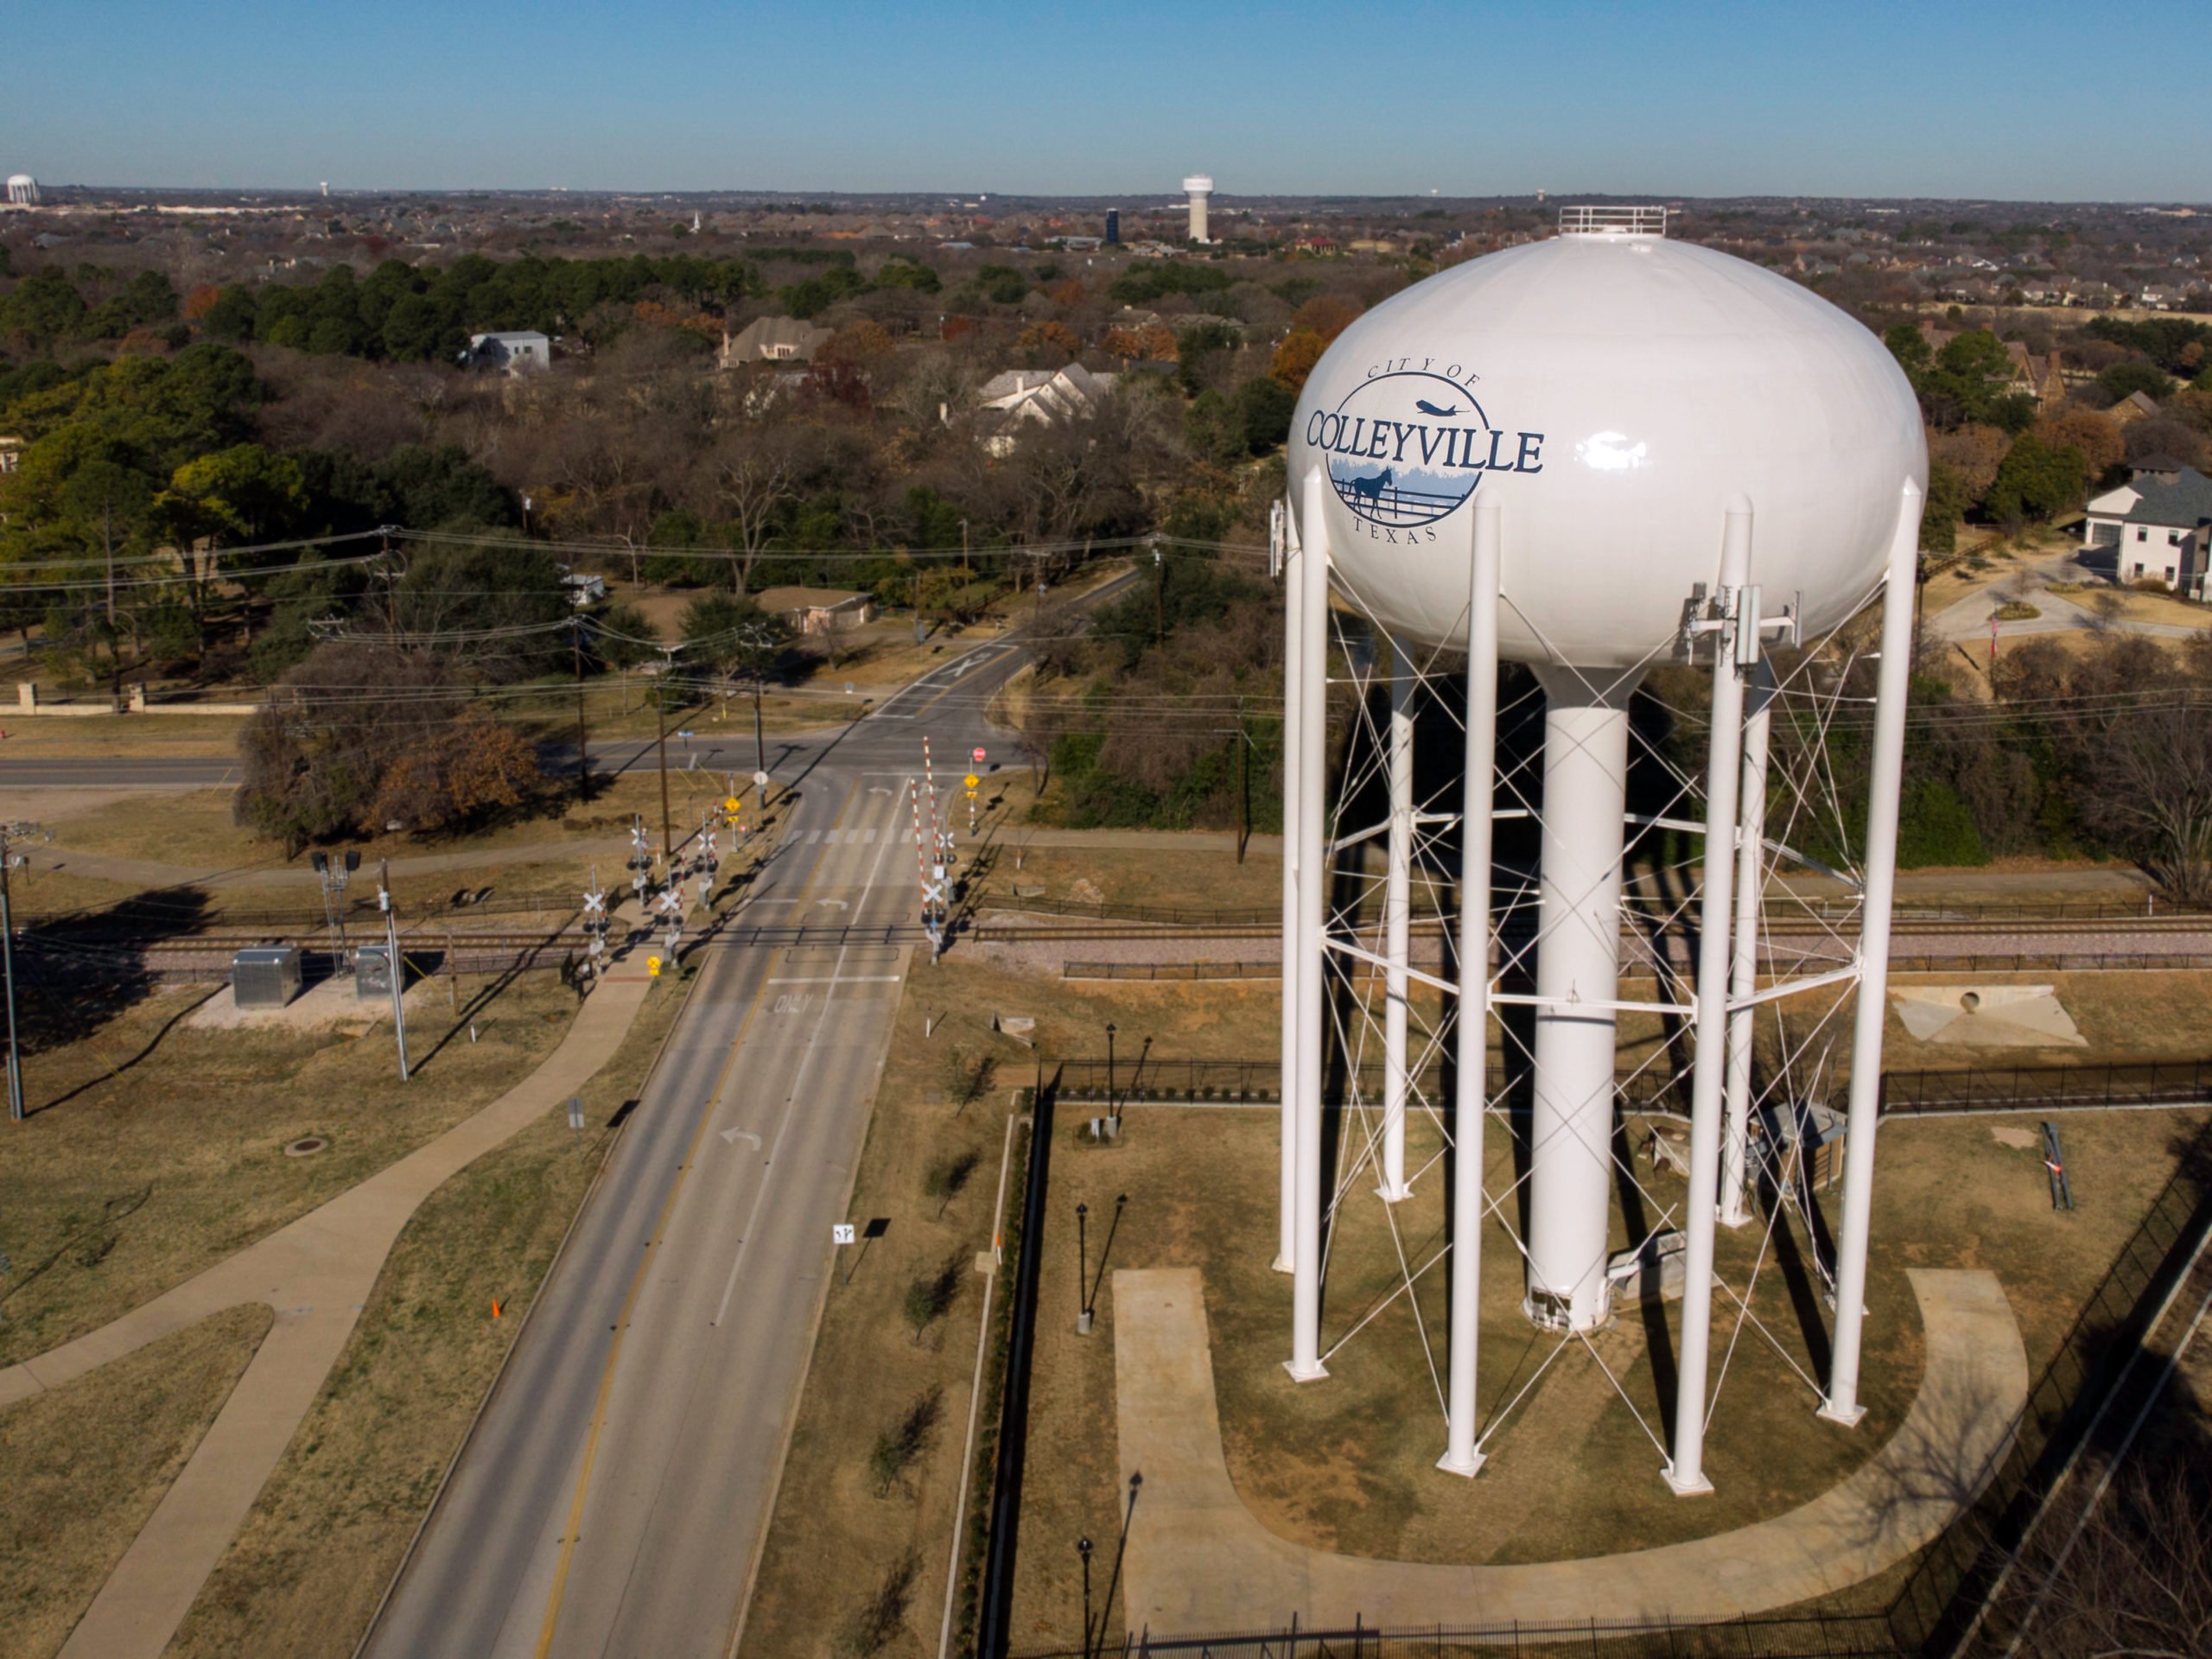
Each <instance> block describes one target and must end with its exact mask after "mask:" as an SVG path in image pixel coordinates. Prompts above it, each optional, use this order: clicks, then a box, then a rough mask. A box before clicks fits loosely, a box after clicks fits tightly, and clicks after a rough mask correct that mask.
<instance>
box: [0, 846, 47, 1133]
mask: <svg viewBox="0 0 2212 1659" xmlns="http://www.w3.org/2000/svg"><path fill="white" fill-rule="evenodd" d="M46 838H47V836H46V831H45V830H44V829H41V827H40V826H39V825H37V824H35V823H22V822H17V823H6V822H4V821H0V979H3V980H4V982H5V984H6V990H7V999H8V1116H9V1118H10V1121H11V1122H16V1123H20V1122H22V1121H23V1055H22V1045H21V1043H20V1041H19V1040H18V1039H17V1037H16V922H15V918H14V916H13V914H12V913H11V912H10V911H9V908H8V872H9V871H10V870H12V869H15V868H17V867H18V866H20V865H21V864H22V863H23V861H24V859H23V855H22V854H21V853H19V852H17V851H16V849H15V846H14V843H15V842H18V841H34V840H35V841H44V840H45V839H46Z"/></svg>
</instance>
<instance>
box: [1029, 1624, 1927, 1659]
mask: <svg viewBox="0 0 2212 1659" xmlns="http://www.w3.org/2000/svg"><path fill="white" fill-rule="evenodd" d="M1906 1652H1907V1650H1906V1649H1902V1648H1900V1647H1898V1646H1897V1641H1896V1638H1895V1637H1894V1636H1893V1635H1892V1633H1891V1628H1890V1622H1889V1620H1888V1619H1887V1618H1885V1617H1884V1616H1883V1615H1882V1614H1879V1613H1866V1614H1827V1615H1823V1614H1820V1613H1808V1614H1804V1615H1802V1616H1801V1615H1796V1614H1790V1615H1786V1616H1781V1617H1776V1618H1745V1619H1738V1620H1735V1621H1732V1622H1731V1623H1728V1624H1640V1623H1622V1622H1619V1621H1616V1620H1605V1619H1589V1620H1584V1621H1580V1622H1575V1623H1567V1622H1561V1623H1552V1624H1533V1623H1521V1622H1513V1623H1503V1624H1437V1625H1428V1626H1423V1627H1418V1628H1415V1627H1408V1626H1396V1627H1393V1628H1390V1629H1386V1630H1369V1629H1363V1628H1359V1627H1357V1626H1355V1627H1354V1628H1352V1629H1351V1630H1269V1631H1264V1632H1258V1631H1255V1632H1250V1633H1245V1634H1238V1635H1229V1636H1213V1637H1177V1638H1174V1639H1173V1640H1154V1639H1152V1638H1151V1637H1146V1636H1135V1637H1129V1638H1128V1640H1127V1641H1125V1642H1112V1643H1105V1644H1104V1645H1102V1646H1096V1647H1093V1648H1092V1649H1090V1653H1088V1654H1085V1653H1084V1652H1083V1651H1082V1650H1081V1649H1074V1648H1067V1649H1058V1650H1057V1651H1055V1652H1052V1653H1033V1654H1028V1655H1025V1656H1024V1659H1474V1656H1478V1655H1479V1656H1483V1659H1497V1656H1500V1655H1513V1656H1516V1659H1647V1656H1648V1659H1796V1656H1801V1655H1802V1656H1808V1659H1810V1656H1816V1655H1817V1656H1825V1659H1902V1656H1904V1654H1905V1653H1906Z"/></svg>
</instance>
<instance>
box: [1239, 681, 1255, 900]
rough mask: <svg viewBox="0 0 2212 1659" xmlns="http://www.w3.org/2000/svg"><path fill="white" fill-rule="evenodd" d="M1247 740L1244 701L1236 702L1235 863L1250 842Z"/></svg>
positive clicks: (1249, 766) (1249, 767)
mask: <svg viewBox="0 0 2212 1659" xmlns="http://www.w3.org/2000/svg"><path fill="white" fill-rule="evenodd" d="M1248 743H1249V740H1247V739H1246V737H1245V735H1244V701H1243V698H1241V697H1240V698H1238V699H1237V702H1236V861H1237V862H1238V863H1239V864H1242V863H1243V861H1244V849H1245V848H1247V847H1249V845H1251V842H1252V768H1251V763H1250V760H1249V758H1248V757H1247V756H1246V755H1245V753H1244V751H1245V749H1246V747H1248Z"/></svg>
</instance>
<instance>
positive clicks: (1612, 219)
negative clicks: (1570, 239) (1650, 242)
mask: <svg viewBox="0 0 2212 1659" xmlns="http://www.w3.org/2000/svg"><path fill="white" fill-rule="evenodd" d="M1559 228H1560V235H1562V236H1596V235H1600V234H1603V233H1605V232H1616V233H1618V234H1622V235H1627V236H1664V235H1666V234H1667V210H1666V209H1665V208H1664V207H1597V206H1594V205H1580V206H1576V207H1562V208H1560V210H1559Z"/></svg>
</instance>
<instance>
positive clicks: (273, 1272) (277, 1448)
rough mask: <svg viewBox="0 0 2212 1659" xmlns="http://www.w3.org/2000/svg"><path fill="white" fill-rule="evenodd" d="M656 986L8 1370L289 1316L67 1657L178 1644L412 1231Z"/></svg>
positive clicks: (53, 1380)
mask: <svg viewBox="0 0 2212 1659" xmlns="http://www.w3.org/2000/svg"><path fill="white" fill-rule="evenodd" d="M650 983H651V982H650V981H649V980H648V979H646V978H645V976H643V975H640V976H637V977H636V978H634V979H632V978H628V977H626V976H616V977H612V978H610V979H609V981H608V982H605V983H603V984H601V986H600V987H599V988H597V989H596V990H594V992H593V993H592V994H591V995H590V997H589V998H588V1000H587V1001H585V1003H584V1005H583V1007H582V1009H581V1010H580V1011H579V1012H578V1013H577V1015H576V1018H575V1023H574V1024H573V1025H571V1026H570V1027H569V1032H568V1034H567V1035H566V1036H565V1037H564V1038H563V1039H562V1041H561V1046H559V1047H558V1048H556V1049H555V1050H554V1051H553V1052H552V1053H551V1054H550V1056H548V1057H547V1058H546V1059H545V1061H544V1063H543V1065H540V1066H539V1067H538V1068H537V1071H533V1072H532V1073H531V1075H530V1076H529V1077H525V1078H524V1080H523V1081H522V1082H521V1083H519V1084H517V1085H516V1086H515V1087H514V1088H512V1089H511V1090H508V1091H507V1092H506V1093H505V1094H504V1095H502V1096H500V1097H499V1099H497V1100H495V1101H493V1103H491V1104H490V1105H488V1106H486V1107H485V1108H484V1109H482V1110H481V1111H480V1112H478V1113H477V1114H476V1115H475V1116H474V1117H471V1118H468V1119H467V1120H466V1121H464V1122H461V1123H457V1124H455V1125H454V1127H453V1128H450V1129H448V1130H447V1131H446V1132H445V1133H444V1134H443V1135H440V1136H439V1137H438V1138H437V1139H436V1140H435V1141H430V1142H429V1144H428V1145H426V1146H423V1147H417V1148H416V1150H415V1151H413V1152H411V1153H410V1154H408V1155H407V1156H406V1157H404V1158H403V1159H401V1160H399V1161H398V1162H397V1163H396V1164H393V1165H392V1166H391V1167H390V1168H388V1169H385V1170H383V1171H381V1172H379V1173H377V1174H375V1175H372V1176H371V1177H370V1178H369V1179H367V1180H365V1181H364V1182H362V1183H361V1184H360V1185H359V1186H356V1187H353V1189H351V1190H350V1191H348V1192H344V1193H341V1194H340V1196H338V1197H337V1198H333V1199H332V1200H331V1201H330V1202H329V1203H327V1204H326V1205H322V1206H321V1208H320V1209H317V1210H313V1211H309V1212H308V1214H306V1215H304V1216H302V1217H299V1219H297V1220H296V1221H294V1222H291V1223H290V1224H288V1225H286V1226H284V1227H283V1228H282V1229H280V1230H277V1232H274V1233H272V1234H270V1236H268V1237H267V1238H264V1239H263V1240H262V1241H261V1242H260V1243H257V1244H253V1245H251V1246H249V1247H248V1248H246V1249H244V1250H241V1251H239V1252H238V1254H237V1255H233V1256H232V1257H231V1258H230V1259H229V1260H227V1261H226V1262H220V1263H218V1264H217V1265H216V1266H214V1267H213V1268H208V1269H207V1271H206V1272H204V1273H202V1274H199V1275H198V1276H197V1277H195V1278H193V1279H189V1280H187V1281H185V1282H184V1283H183V1284H181V1285H179V1286H177V1287H175V1289H173V1290H170V1291H168V1292H166V1293H164V1294H162V1295H160V1296H157V1297H156V1298H155V1299H154V1300H152V1301H150V1302H148V1303H146V1304H145V1305H144V1306H141V1307H138V1308H136V1309H134V1310H133V1311H132V1312H130V1313H126V1314H124V1316H123V1317H122V1318H121V1319H117V1320H115V1321H113V1322H112V1323H111V1324H109V1325H103V1326H102V1327H101V1328H100V1329H99V1330H97V1331H93V1332H88V1333H87V1334H86V1335H85V1336H82V1337H79V1338H77V1339H76V1340H75V1341H73V1342H68V1343H65V1344H62V1345H61V1346H60V1347H59V1348H54V1349H52V1350H49V1351H48V1352H46V1353H43V1354H41V1355H40V1356H38V1357H36V1358H35V1359H31V1360H27V1361H25V1362H23V1363H21V1364H17V1365H11V1366H9V1367H8V1368H7V1369H5V1370H0V1406H5V1405H9V1404H12V1403H13V1402H16V1401H18V1400H22V1399H25V1398H28V1397H29V1396H30V1395H35V1394H38V1393H41V1392H42V1391H44V1390H46V1389H54V1388H58V1387H60V1385H61V1384H63V1383H67V1382H69V1381H71V1380H72V1379H73V1378H75V1377H79V1376H84V1375H85V1374H86V1372H88V1371H91V1370H95V1369H96V1368H98V1367H99V1366H101V1365H105V1363H108V1362H109V1361H110V1360H112V1359H120V1358H121V1357H124V1355H125V1354H129V1353H132V1352H134V1351H137V1350H138V1349H140V1348H143V1347H144V1346H145V1345H146V1344H148V1343H149V1342H153V1341H156V1340H157V1339H159V1338H162V1337H165V1336H168V1334H170V1333H171V1332H176V1331H181V1330H183V1329H184V1328H185V1327H186V1326H188V1325H194V1324H197V1323H198V1322H199V1321H200V1320H201V1319H206V1318H207V1316H208V1315H210V1314H212V1313H220V1312H222V1311H223V1310H224V1309H226V1308H229V1307H235V1306H238V1305H239V1304H240V1303H243V1302H252V1301H263V1302H267V1303H268V1304H269V1305H270V1306H271V1307H272V1308H274V1309H275V1310H276V1320H275V1323H273V1324H272V1325H270V1329H269V1334H268V1336H267V1337H265V1338H264V1339H263V1341H262V1344H261V1346H260V1349H259V1350H258V1351H257V1352H256V1353H255V1355H254V1357H253V1360H252V1363H251V1364H249V1365H248V1366H247V1367H246V1370H245V1376H242V1377H240V1378H239V1379H238V1386H237V1387H236V1388H235V1389H232V1393H231V1396H230V1398H229V1399H228V1400H227V1401H226V1402H224V1405H223V1408H222V1410H221V1412H220V1413H219V1414H218V1415H217V1416H216V1419H215V1421H214V1422H213V1425H212V1426H211V1427H209V1429H208V1431H207V1435H206V1437H205V1438H204V1439H203V1440H201V1441H200V1445H199V1446H198V1448H197V1449H196V1450H195V1451H194V1452H193V1454H192V1457H191V1459H190V1460H189V1461H188V1463H187V1464H186V1465H185V1466H184V1469H183V1471H182V1472H181V1474H179V1475H178V1477H177V1478H176V1482H175V1484H174V1485H172V1486H171V1487H170V1488H169V1490H168V1492H167V1494H165V1495H164V1496H163V1497H162V1501H161V1503H160V1505H159V1506H158V1507H157V1508H156V1510H155V1511H154V1513H153V1516H152V1517H151V1518H150V1519H149V1520H148V1522H146V1525H145V1528H144V1529H143V1530H142V1531H141V1532H140V1533H139V1535H138V1536H137V1539H136V1540H134V1541H133V1542H132V1543H131V1545H130V1548H129V1549H128V1550H126V1551H125V1552H124V1556H123V1559H122V1560H120V1561H118V1563H117V1564H116V1567H115V1570H114V1571H113V1572H112V1573H110V1574H109V1575H108V1580H107V1582H106V1583H105V1585H103V1586H101V1587H100V1592H99V1595H98V1596H96V1597H95V1598H94V1599H93V1601H92V1606H91V1607H90V1608H89V1609H88V1610H87V1611H86V1614H85V1616H84V1618H82V1619H81V1620H80V1621H79V1624H78V1625H77V1628H76V1630H74V1631H73V1633H72V1634H71V1636H70V1638H69V1641H68V1643H67V1646H65V1647H64V1648H63V1649H62V1653H63V1655H64V1656H67V1659H140V1656H143V1659H156V1656H158V1655H159V1654H160V1653H161V1652H162V1649H165V1648H166V1647H167V1646H168V1642H169V1638H170V1637H172V1636H173V1635H175V1631H176V1628H177V1626H178V1625H179V1624H181V1622H182V1621H183V1618H184V1616H185V1614H186V1612H187V1611H189V1610H190V1608H191V1606H192V1603H193V1600H194V1598H195V1597H197V1596H198V1595H199V1593H200V1586H201V1585H203V1584H204V1583H205V1582H206V1581H207V1575H208V1573H211V1572H212V1571H213V1569H214V1567H215V1563H216V1561H217V1560H219V1558H220V1557H221V1555H222V1554H223V1551H224V1550H225V1549H226V1548H228V1547H229V1545H230V1542H231V1540H232V1538H234V1537H235V1536H237V1535H238V1529H239V1527H240V1526H242V1525H243V1524H244V1523H245V1518H246V1516H247V1513H248V1512H249V1511H250V1510H251V1508H252V1506H253V1502H254V1499H255V1498H256V1497H258V1496H259V1494H260V1491H261V1489H262V1487H263V1485H264V1484H265V1483H266V1482H267V1480H268V1478H269V1476H270V1472H271V1471H273V1470H274V1469H275V1468H276V1466H277V1459H279V1458H281V1457H282V1456H283V1452H284V1449H285V1447H286V1446H289V1444H290V1443H291V1440H292V1437H293V1435H294V1434H295V1433H296V1432H297V1431H298V1428H299V1426H300V1423H301V1421H302V1419H304V1418H305V1417H306V1415H307V1413H308V1408H309V1407H310V1406H312V1405H313V1404H314V1403H315V1397H316V1395H319V1394H320V1393H321V1390H322V1385H323V1383H324V1381H325V1380H326V1379H327V1376H329V1373H330V1369H331V1367H332V1366H333V1365H334V1364H335V1363H337V1360H338V1357H339V1354H340V1352H341V1351H343V1350H344V1348H345V1346H346V1339H347V1338H349V1337H350V1336H351V1335H352V1334H353V1325H354V1321H355V1320H356V1319H358V1318H359V1314H360V1311H361V1308H362V1306H363V1305H364V1304H365V1302H366V1301H367V1300H368V1297H369V1292H370V1290H371V1289H372V1287H374V1285H375V1283H376V1281H377V1275H378V1273H379V1272H381V1271H382V1269H383V1267H384V1262H385V1256H386V1255H389V1254H390V1253H391V1247H392V1245H393V1243H395V1242H396V1241H397V1238H398V1236H399V1233H400V1230H401V1229H402V1228H403V1227H404V1226H405V1225H406V1224H407V1222H408V1219H409V1218H410V1217H411V1216H413V1214H414V1213H415V1211H416V1207H417V1206H418V1205H421V1204H422V1202H423V1199H424V1198H428V1197H429V1195H430V1193H431V1192H434V1191H435V1190H436V1189H437V1187H438V1186H440V1185H442V1184H443V1183H444V1182H445V1181H446V1180H447V1179H449V1178H450V1177H452V1176H453V1175H454V1174H455V1173H458V1172H459V1171H461V1169H464V1168H466V1167H467V1166H468V1165H469V1164H470V1163H472V1162H474V1160H476V1159H478V1158H480V1157H481V1156H482V1155H483V1154H486V1153H487V1152H489V1151H491V1150H492V1149H493V1148H494V1147H498V1146H499V1144H500V1143H501V1142H503V1141H506V1140H507V1139H508V1138H509V1137H510V1136H512V1135H515V1134H517V1133H518V1132H519V1131H520V1130H522V1129H523V1128H526V1127H527V1126H528V1125H529V1124H531V1123H532V1122H535V1121H536V1120H537V1118H538V1117H540V1116H543V1114H544V1113H546V1112H548V1111H550V1110H551V1109H553V1108H554V1107H555V1106H556V1105H557V1104H558V1103H560V1102H562V1101H563V1100H564V1099H566V1098H567V1097H568V1096H569V1095H571V1094H573V1093H575V1091H576V1090H577V1089H578V1088H579V1087H581V1086H582V1084H584V1083H585V1082H586V1081H587V1080H588V1079H589V1078H590V1077H592V1076H593V1075H594V1074H595V1073H596V1072H597V1071H599V1069H600V1068H601V1066H602V1065H605V1064H606V1063H607V1058H608V1057H609V1056H610V1055H612V1054H613V1052H614V1051H615V1049H616V1048H617V1047H618V1046H620V1043H621V1041H622V1039H623V1038H624V1037H625V1036H626V1035H627V1034H628V1033H629V1030H630V1027H631V1025H632V1022H633V1021H634V1020H635V1019H636V1017H637V1014H638V1011H639V1008H640V1007H642V1006H643V1005H644V1002H645V993H646V990H647V988H648V987H649V985H650Z"/></svg>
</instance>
